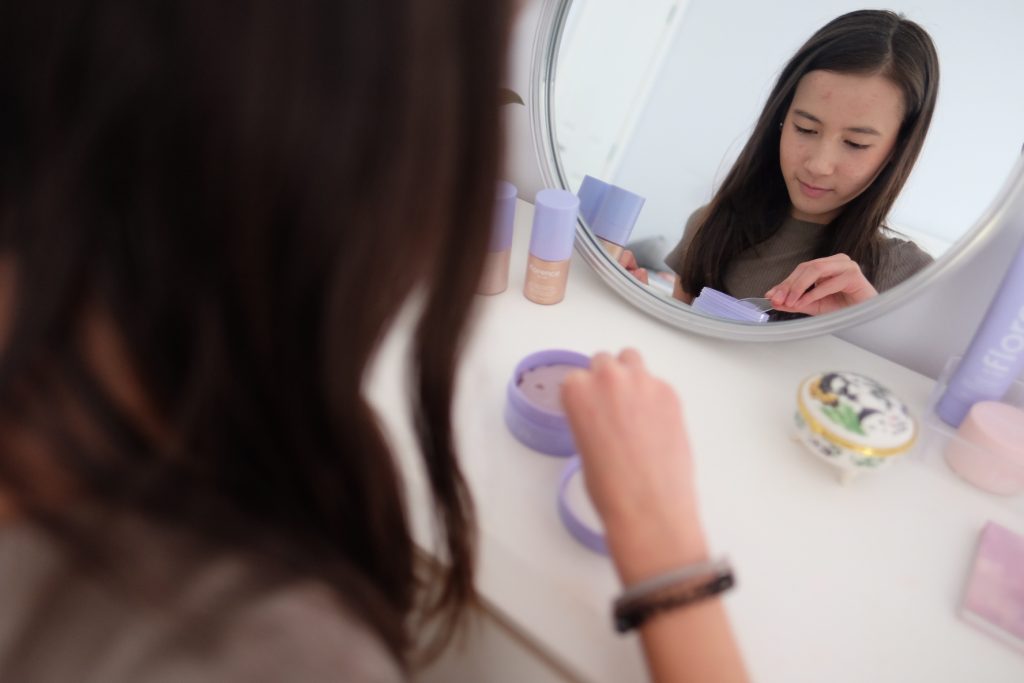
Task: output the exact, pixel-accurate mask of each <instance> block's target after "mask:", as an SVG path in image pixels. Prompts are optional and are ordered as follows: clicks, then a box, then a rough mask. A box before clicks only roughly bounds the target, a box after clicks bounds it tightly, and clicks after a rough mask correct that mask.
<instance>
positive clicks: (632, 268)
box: [619, 249, 649, 285]
mask: <svg viewBox="0 0 1024 683" xmlns="http://www.w3.org/2000/svg"><path fill="white" fill-rule="evenodd" d="M619 265H620V266H622V267H623V268H625V269H626V272H628V273H629V274H630V275H632V276H633V277H635V278H636V279H637V280H639V281H640V282H642V283H644V284H645V285H646V284H649V283H648V281H647V280H648V279H647V269H646V268H641V267H640V264H639V263H637V262H636V256H634V255H633V252H632V251H630V250H629V249H623V250H622V253H621V254H619Z"/></svg>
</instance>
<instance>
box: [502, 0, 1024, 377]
mask: <svg viewBox="0 0 1024 683" xmlns="http://www.w3.org/2000/svg"><path fill="white" fill-rule="evenodd" d="M545 1H553V0H523V11H522V13H521V15H520V19H519V22H518V24H517V27H516V30H515V33H514V36H513V40H514V45H513V53H512V60H513V63H512V69H511V73H510V76H509V85H510V86H511V87H513V88H515V89H516V90H517V91H518V92H519V93H520V94H522V95H523V97H524V98H526V99H528V100H529V99H531V98H532V97H533V95H532V93H531V92H530V87H529V86H530V84H529V76H530V62H531V58H532V50H533V44H534V41H535V39H536V38H537V36H536V31H537V21H538V19H539V16H540V9H541V7H542V5H543V3H544V2H545ZM704 1H705V0H691V6H698V5H700V4H701V3H702V2H704ZM922 4H925V3H922ZM927 4H928V5H931V4H932V3H927ZM935 4H941V3H935ZM947 4H949V3H947ZM997 4H998V5H999V6H1016V5H1017V4H1018V0H1008V1H1007V2H1003V3H997ZM766 5H769V6H770V5H773V3H766ZM979 6H980V3H977V4H976V3H970V4H968V3H963V7H964V10H963V11H964V13H965V14H968V13H970V12H971V11H974V10H975V9H976V8H978V7H979ZM906 11H907V14H908V15H911V16H912V12H911V10H910V9H907V10H906ZM978 11H979V12H980V10H978ZM964 21H967V20H966V19H964ZM1010 28H1016V29H1019V28H1020V25H1019V24H1018V25H1016V26H1013V27H1010ZM928 30H929V31H930V32H932V33H933V37H935V39H936V41H937V42H939V35H941V32H940V31H938V30H936V28H935V27H933V26H928ZM996 42H997V41H995V40H993V41H991V43H993V44H992V45H989V44H988V42H986V44H985V45H984V46H983V47H982V48H979V50H981V51H982V52H987V54H989V55H991V56H992V57H991V67H992V70H993V71H999V70H1000V68H1001V65H1003V64H1004V62H1003V61H1002V57H1001V56H1000V55H1001V54H1002V50H1003V49H1004V47H1005V46H1000V45H997V44H995V43H996ZM1013 44H1014V45H1019V44H1020V39H1019V38H1016V37H1015V38H1014V41H1013ZM1000 74H1001V75H1000V76H999V78H998V80H999V82H1001V83H1003V84H1004V85H1005V88H1006V91H1007V94H1008V95H1009V94H1010V93H1011V92H1012V93H1013V94H1019V93H1016V90H1015V84H1016V83H1018V82H1019V78H1020V77H1019V74H1017V73H1013V72H1011V73H1002V72H1000ZM976 76H977V77H978V78H979V79H980V78H988V77H989V76H988V75H986V74H976ZM943 78H947V80H948V74H947V73H944V74H943ZM992 78H996V76H992ZM527 104H530V102H529V101H528V102H527ZM999 108H1000V107H999V106H998V105H991V106H989V107H986V108H982V109H980V110H979V115H980V116H985V115H987V114H988V113H989V112H991V111H994V110H998V109H999ZM508 109H509V110H510V111H509V112H508V159H507V164H506V173H505V175H506V177H507V178H508V179H509V180H510V181H512V182H513V183H515V184H516V185H517V186H518V187H519V190H520V196H521V197H522V198H524V199H527V200H529V201H532V200H533V196H534V194H535V193H536V191H537V190H539V189H540V188H541V186H542V184H543V180H542V176H541V173H540V169H539V166H538V160H537V157H536V154H535V152H534V143H533V132H532V130H531V128H530V120H529V114H528V111H527V108H526V107H518V106H516V107H509V108H508ZM1021 121H1022V124H1024V117H1021ZM984 127H985V123H984V120H983V119H982V120H980V122H979V123H978V125H977V126H972V127H971V130H968V131H963V136H964V137H963V139H962V143H961V150H962V153H961V155H960V157H959V158H958V159H957V160H955V161H951V162H949V163H948V164H945V166H947V167H951V168H952V169H953V171H954V172H955V173H956V174H958V175H959V177H960V178H962V179H963V181H964V182H965V183H967V182H969V179H970V178H971V177H972V176H973V175H974V174H975V173H976V172H978V171H979V169H978V168H977V167H976V165H975V164H974V163H973V160H972V157H971V155H970V154H969V149H970V147H971V144H972V137H971V136H972V135H975V134H980V132H981V131H982V130H983V129H984ZM936 130H937V129H936ZM1022 137H1024V135H1022ZM1021 141H1022V142H1024V140H1021ZM1018 147H1019V145H1018ZM939 170H940V171H943V172H947V171H948V168H947V169H945V170H943V169H939ZM922 182H923V181H922ZM991 194H994V189H993V191H992V192H991ZM925 197H926V198H927V200H928V201H929V202H930V203H932V204H934V206H935V208H936V210H938V211H954V210H956V209H957V204H958V201H959V195H958V193H952V194H948V193H941V192H926V193H925ZM645 210H646V209H645ZM1015 215H1016V217H1017V218H1016V220H1014V221H1013V222H1012V223H1011V224H1010V225H1009V226H1008V227H1007V228H1006V229H1004V230H1003V232H1002V233H1001V234H999V235H997V236H995V237H994V238H993V239H991V240H990V241H989V242H988V243H987V244H986V245H985V246H984V247H983V248H982V249H980V250H979V251H978V253H976V254H974V256H973V257H972V258H971V259H969V260H968V261H966V262H965V263H963V264H962V266H961V267H960V268H959V270H957V271H956V272H954V273H953V274H952V275H951V276H950V277H948V278H947V279H946V280H945V281H944V282H942V283H940V284H939V285H937V286H935V287H933V288H930V289H929V291H928V292H927V293H926V294H924V295H922V296H920V297H918V298H916V299H915V300H913V301H911V302H910V303H908V304H906V305H904V306H903V307H901V308H900V309H899V310H897V311H895V312H893V313H891V314H888V315H886V316H883V317H881V318H878V319H876V320H874V321H872V322H869V323H867V324H864V325H860V326H857V327H855V328H851V329H849V330H847V331H845V332H843V333H841V334H839V335H838V336H840V337H842V338H844V339H846V340H848V341H851V342H853V343H855V344H857V345H859V346H862V347H864V348H866V349H869V350H871V351H873V352H875V353H878V354H880V355H882V356H885V357H887V358H890V359H892V360H894V361H896V362H898V363H900V364H902V365H905V366H907V367H909V368H912V369H914V370H917V371H918V372H921V373H923V374H926V375H929V376H931V377H937V376H938V374H939V372H941V370H942V367H943V365H944V363H945V360H946V358H947V357H948V356H950V355H955V354H959V353H962V352H963V350H964V348H965V347H966V345H967V343H968V341H969V340H970V338H971V336H972V335H973V334H974V330H975V329H976V328H977V325H978V323H979V322H980V320H981V317H982V316H983V315H984V312H985V309H986V307H987V305H988V302H989V301H990V300H991V298H992V295H993V294H994V292H995V290H996V288H997V286H998V284H999V281H1000V280H1001V279H1002V275H1003V273H1004V272H1005V270H1006V267H1007V265H1008V264H1009V262H1010V259H1011V258H1012V257H1013V254H1014V253H1015V251H1016V249H1017V248H1018V246H1019V245H1020V244H1021V242H1022V240H1024V198H1022V199H1021V201H1020V202H1018V205H1017V206H1016V207H1015ZM971 220H972V221H973V217H972V219H971ZM680 334H683V333H680ZM838 360H841V359H837V361H838Z"/></svg>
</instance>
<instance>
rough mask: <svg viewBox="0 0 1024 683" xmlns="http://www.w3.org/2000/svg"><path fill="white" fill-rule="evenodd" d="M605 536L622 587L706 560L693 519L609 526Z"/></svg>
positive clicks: (702, 537)
mask: <svg viewBox="0 0 1024 683" xmlns="http://www.w3.org/2000/svg"><path fill="white" fill-rule="evenodd" d="M605 537H606V539H607V543H608V550H609V552H610V553H611V556H612V559H613V560H614V562H615V567H616V570H617V571H618V574H619V579H620V581H621V582H622V585H623V586H630V585H632V584H634V583H636V582H638V581H643V580H645V579H648V578H650V577H652V576H655V575H657V574H661V573H663V572H666V571H669V570H671V569H675V568H678V567H681V566H683V565H688V564H694V563H697V562H703V561H705V560H707V559H708V548H707V542H706V541H705V539H704V532H703V530H702V529H701V527H700V524H699V523H698V522H697V521H696V519H693V520H690V521H687V522H683V523H676V524H671V525H659V524H635V525H612V526H610V527H606V529H605Z"/></svg>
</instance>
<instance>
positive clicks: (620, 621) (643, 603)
mask: <svg viewBox="0 0 1024 683" xmlns="http://www.w3.org/2000/svg"><path fill="white" fill-rule="evenodd" d="M735 584H736V580H735V577H734V576H733V573H732V570H731V569H726V570H725V571H723V572H721V573H719V574H716V575H714V576H713V577H711V578H710V580H708V581H703V582H701V583H699V584H697V585H691V586H687V587H686V588H683V589H681V590H673V591H666V592H664V593H663V594H662V597H658V596H652V597H650V598H645V599H638V600H635V601H632V602H629V603H625V604H622V603H616V605H615V609H614V613H613V620H614V622H615V630H616V631H618V632H619V633H625V632H626V631H629V630H631V629H634V628H637V627H639V626H641V625H642V624H643V623H644V622H645V621H647V620H648V619H650V618H651V617H652V616H653V615H655V614H657V613H659V612H665V611H667V610H671V609H675V608H677V607H684V606H686V605H692V604H693V603H695V602H699V601H701V600H704V599H706V598H710V597H712V596H714V595H718V594H719V593H722V592H724V591H726V590H729V589H730V588H732V587H733V586H734V585H735Z"/></svg>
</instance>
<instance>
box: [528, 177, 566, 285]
mask: <svg viewBox="0 0 1024 683" xmlns="http://www.w3.org/2000/svg"><path fill="white" fill-rule="evenodd" d="M579 207H580V200H579V198H578V197H576V195H574V194H572V193H571V192H567V191H566V190H554V189H548V190H541V191H540V192H538V193H537V197H536V198H535V200H534V210H533V230H532V231H531V233H530V255H529V258H528V259H527V262H526V284H525V285H524V287H523V294H524V295H525V296H526V298H527V299H529V300H530V301H533V302H534V303H538V304H557V303H558V302H559V301H561V300H562V299H563V298H564V297H565V285H566V283H567V282H568V280H569V259H570V257H571V256H572V246H573V239H574V238H575V236H576V218H577V216H578V215H579Z"/></svg>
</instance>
